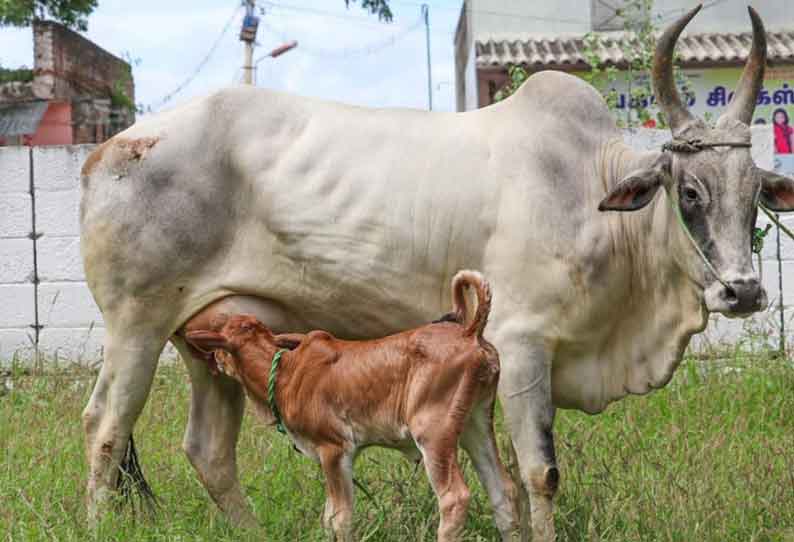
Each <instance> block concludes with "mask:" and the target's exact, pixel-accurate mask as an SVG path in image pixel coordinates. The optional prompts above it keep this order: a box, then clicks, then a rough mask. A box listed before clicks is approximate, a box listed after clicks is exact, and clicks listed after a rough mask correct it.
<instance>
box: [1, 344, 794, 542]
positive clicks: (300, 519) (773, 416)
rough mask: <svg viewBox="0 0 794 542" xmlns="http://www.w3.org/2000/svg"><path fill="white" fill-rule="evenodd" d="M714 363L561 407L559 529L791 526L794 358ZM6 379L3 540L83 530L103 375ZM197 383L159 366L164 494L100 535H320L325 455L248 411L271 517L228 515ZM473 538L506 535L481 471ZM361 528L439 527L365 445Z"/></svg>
mask: <svg viewBox="0 0 794 542" xmlns="http://www.w3.org/2000/svg"><path fill="white" fill-rule="evenodd" d="M731 365H732V366H734V367H736V368H733V369H730V370H727V369H725V368H724V367H722V366H720V367H716V368H713V367H712V368H710V369H707V368H706V367H708V365H707V364H702V363H699V362H697V363H696V362H692V361H687V362H685V363H684V364H683V365H682V367H681V368H680V369H679V370H678V372H677V374H676V376H675V378H674V380H673V382H672V383H671V384H670V385H669V386H668V387H667V388H665V389H664V390H662V391H659V392H656V393H654V394H652V395H650V396H647V397H630V398H628V399H626V400H624V401H621V402H619V403H616V404H615V405H613V406H612V407H610V408H609V409H608V411H607V412H606V413H604V414H602V415H600V416H592V417H591V416H587V415H584V414H581V413H577V412H567V411H563V412H560V413H559V414H558V419H557V425H556V436H557V447H558V455H559V459H560V468H561V472H562V483H561V487H560V492H559V498H558V500H557V511H558V513H557V518H556V521H557V529H558V532H559V534H560V539H561V540H600V541H621V542H622V541H634V540H643V541H644V540H660V541H661V540H665V541H698V542H705V541H715V542H716V541H733V540H736V541H766V540H770V541H771V540H774V541H783V540H794V368H792V367H791V365H790V364H789V365H787V362H784V361H776V360H768V359H762V360H760V361H754V362H753V363H752V364H749V363H743V362H742V361H741V360H734V361H732V363H731ZM9 380H10V381H11V382H13V389H12V390H11V391H6V392H5V393H3V392H2V390H3V387H2V386H0V393H2V394H1V395H0V540H2V541H11V540H14V541H22V540H57V541H69V540H75V541H77V540H79V541H82V540H87V539H89V538H91V533H90V532H89V531H88V530H87V529H86V525H85V521H84V516H85V507H84V501H83V500H84V489H83V485H84V480H85V475H86V467H85V462H84V457H83V440H82V430H81V427H80V412H81V409H82V408H83V406H84V404H85V403H86V400H87V398H88V395H89V393H90V389H91V385H92V383H93V375H91V374H90V373H88V372H86V371H80V370H70V371H63V372H57V373H55V372H53V373H48V374H44V375H36V374H33V375H22V374H17V375H12V376H11V377H9ZM188 394H189V384H188V381H187V378H186V375H185V373H184V371H182V370H181V369H180V368H179V367H178V366H177V367H163V368H161V369H160V370H159V372H158V374H157V377H156V379H155V383H154V388H153V390H152V394H151V397H150V400H149V403H148V405H147V407H146V410H145V411H144V414H143V416H142V417H141V420H140V421H139V423H138V425H137V427H136V437H137V438H136V442H137V445H138V451H139V454H140V456H141V461H142V464H143V468H144V472H145V473H146V476H147V478H148V480H149V482H150V483H151V485H152V487H153V488H154V490H155V492H156V493H157V495H158V496H159V498H160V501H161V504H162V512H161V513H160V515H159V517H158V518H157V519H156V520H154V521H143V520H142V519H141V518H140V517H139V518H138V519H137V521H136V520H135V518H134V517H132V515H131V514H129V513H120V514H118V515H117V516H115V517H111V518H108V519H107V520H106V521H105V522H104V523H103V524H102V525H101V527H100V530H99V533H98V534H99V536H98V539H99V540H119V541H122V540H123V541H139V540H140V541H143V540H147V541H155V540H157V541H160V540H162V541H166V540H167V541H188V540H191V541H192V540H213V541H216V540H217V541H226V540H274V541H282V540H283V541H291V540H302V541H303V540H306V541H313V540H324V536H323V532H322V529H321V527H320V520H319V518H320V514H321V511H322V504H323V498H324V497H323V490H322V483H321V478H320V473H319V470H318V468H317V467H316V466H315V465H314V464H313V463H310V462H309V461H307V460H305V459H304V458H302V457H301V456H299V455H297V454H296V453H294V452H292V450H291V448H290V446H289V445H288V443H287V441H286V440H285V438H284V437H282V436H281V435H278V434H277V433H275V432H271V431H268V430H265V429H264V428H263V427H261V426H258V425H257V423H256V422H255V421H253V420H252V418H251V417H250V416H249V417H247V419H246V424H245V427H244V430H243V436H242V438H241V442H240V446H239V454H240V460H239V462H240V467H241V471H242V477H243V484H244V486H245V488H246V490H247V492H248V495H249V498H250V501H251V503H252V505H253V507H254V510H255V512H256V515H257V516H258V518H259V520H260V521H261V524H262V527H261V529H260V530H259V531H257V532H253V533H244V532H240V531H235V530H234V529H232V528H231V527H230V526H229V525H228V524H227V523H226V522H225V521H224V520H223V518H222V517H221V516H220V515H219V514H218V513H217V512H216V509H215V508H214V505H213V504H212V503H211V502H210V501H209V498H208V496H207V494H206V493H205V491H204V490H203V488H202V487H201V485H200V484H199V482H198V480H197V478H196V476H195V475H194V473H193V471H192V468H191V466H190V465H189V464H188V462H187V460H186V458H185V457H184V455H183V454H182V452H181V449H180V443H181V438H182V431H183V428H184V425H185V420H186V416H187V405H188ZM466 471H467V472H466V474H467V480H468V481H469V483H470V485H471V487H472V490H473V492H474V499H473V502H472V506H471V509H470V517H469V521H468V523H467V531H466V540H470V541H479V540H496V539H497V533H496V530H495V528H494V527H493V524H492V521H491V515H490V509H489V507H488V505H487V501H486V499H485V497H484V494H483V492H482V489H481V487H480V486H479V483H478V482H477V481H476V478H475V477H474V476H473V472H472V470H471V469H470V468H469V467H468V466H467V467H466ZM356 473H357V478H358V479H359V480H361V481H362V483H363V484H364V485H365V486H366V487H367V489H368V490H369V492H371V493H372V494H373V495H374V496H375V497H376V501H375V502H372V501H370V500H368V499H367V498H366V497H364V495H362V494H361V492H358V500H357V509H356V516H357V520H356V532H357V534H358V536H359V539H360V540H368V541H408V542H412V541H420V540H422V541H428V540H434V531H435V526H436V522H437V520H438V516H437V512H436V506H435V500H434V497H433V494H432V492H431V490H430V488H429V485H428V483H427V481H426V479H425V477H424V474H423V472H422V471H421V470H420V471H415V470H414V468H413V466H412V465H410V464H408V463H407V462H406V461H405V460H403V459H402V458H401V457H400V456H398V455H395V454H393V453H391V452H386V451H382V450H372V451H368V452H365V454H364V455H362V457H361V458H360V459H359V462H358V463H357V469H356Z"/></svg>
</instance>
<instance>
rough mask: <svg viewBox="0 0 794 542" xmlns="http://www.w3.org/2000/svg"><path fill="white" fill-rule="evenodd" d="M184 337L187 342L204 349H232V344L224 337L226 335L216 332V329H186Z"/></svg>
mask: <svg viewBox="0 0 794 542" xmlns="http://www.w3.org/2000/svg"><path fill="white" fill-rule="evenodd" d="M185 339H187V342H189V343H190V344H192V345H193V346H195V347H197V348H199V349H201V350H204V351H209V350H215V349H216V348H221V349H223V350H226V351H229V352H230V351H231V349H232V345H231V344H229V341H228V340H227V339H226V336H224V335H222V334H220V333H218V332H217V331H209V330H200V331H188V332H187V333H186V334H185Z"/></svg>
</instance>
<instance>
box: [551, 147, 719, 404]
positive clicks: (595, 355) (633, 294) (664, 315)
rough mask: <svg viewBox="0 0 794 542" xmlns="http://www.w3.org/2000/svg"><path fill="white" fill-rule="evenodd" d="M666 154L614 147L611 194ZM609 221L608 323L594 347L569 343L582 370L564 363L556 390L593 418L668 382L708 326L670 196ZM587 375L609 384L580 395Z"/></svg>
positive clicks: (606, 181) (609, 164) (608, 161)
mask: <svg viewBox="0 0 794 542" xmlns="http://www.w3.org/2000/svg"><path fill="white" fill-rule="evenodd" d="M658 156H659V154H658V152H635V151H632V150H631V149H630V148H628V147H626V146H625V145H624V144H623V143H622V142H621V143H616V144H612V145H611V146H610V148H609V149H608V150H607V152H605V153H604V161H603V163H602V164H601V168H600V169H601V172H602V175H603V176H602V179H601V181H602V183H603V185H604V186H603V189H604V192H603V193H606V191H608V190H609V189H611V188H612V187H614V186H616V185H617V184H618V183H619V182H620V181H621V180H622V179H624V178H625V177H626V176H627V175H628V174H629V173H631V172H633V171H636V170H638V169H642V168H646V167H650V166H651V165H652V164H653V163H654V162H655V160H656V159H657V158H658ZM599 197H603V196H599ZM595 205H597V202H596V203H595ZM606 218H608V220H600V222H601V223H602V224H604V227H605V228H607V230H606V231H604V232H602V234H603V235H605V236H606V238H608V239H609V247H608V250H607V251H606V252H605V256H603V257H604V258H605V270H606V272H605V273H604V274H603V275H602V277H603V281H604V286H603V288H602V295H601V296H600V297H599V298H598V302H599V303H601V304H602V306H601V307H599V308H597V309H595V310H597V311H599V314H600V315H601V317H600V321H601V322H603V323H604V325H603V326H600V328H599V329H600V331H599V332H598V333H596V334H595V335H591V336H590V342H587V344H584V343H583V344H578V345H577V344H568V345H563V348H562V351H561V352H560V355H561V356H562V357H563V358H568V360H570V361H573V360H576V361H577V363H576V364H574V365H579V367H578V369H576V371H575V372H572V369H567V368H566V367H565V363H563V364H562V365H563V369H561V371H560V372H559V375H558V376H559V378H558V379H557V382H555V385H554V388H555V401H556V402H558V404H560V405H561V406H573V407H576V408H583V409H584V410H587V411H590V412H597V411H600V410H602V409H603V408H604V407H606V405H607V404H609V403H610V402H612V401H615V400H617V399H619V398H621V397H623V396H625V395H626V393H646V392H648V391H650V390H651V389H653V388H657V387H660V386H662V385H664V384H665V383H667V381H668V380H669V379H670V377H671V376H672V374H673V371H674V370H675V368H676V367H677V365H678V363H679V362H680V360H681V358H682V355H683V352H684V349H685V348H686V346H687V345H688V344H689V340H690V338H691V336H692V335H693V334H694V333H696V332H698V331H700V330H702V329H703V326H704V325H705V322H706V318H705V313H704V311H703V309H702V301H701V297H702V294H701V293H700V288H699V287H698V285H697V284H696V283H695V282H694V281H692V279H691V278H690V276H691V273H690V272H689V271H688V270H687V269H686V268H685V265H686V262H687V261H688V256H690V255H692V254H693V252H692V247H691V246H688V245H687V242H688V241H687V240H686V237H685V234H684V233H683V231H682V229H681V227H680V225H679V224H678V223H677V222H676V218H675V215H674V213H673V210H672V208H671V206H670V203H669V200H668V198H667V194H666V192H665V191H664V190H660V192H659V193H657V194H656V196H655V197H654V199H653V201H652V202H651V203H650V204H649V205H648V206H647V207H646V208H644V209H642V210H639V211H634V212H624V213H609V214H608V217H606ZM682 262H683V263H682ZM593 340H595V341H596V342H597V344H593V343H592V341H593ZM583 365H584V366H586V367H583ZM571 367H573V365H571ZM583 370H584V371H585V372H586V373H588V374H600V377H601V380H602V382H601V385H600V386H593V387H592V393H591V394H589V395H588V394H585V395H587V397H580V396H581V395H582V394H581V393H579V394H578V395H577V393H574V388H575V385H576V379H577V378H579V377H580V375H581V371H583Z"/></svg>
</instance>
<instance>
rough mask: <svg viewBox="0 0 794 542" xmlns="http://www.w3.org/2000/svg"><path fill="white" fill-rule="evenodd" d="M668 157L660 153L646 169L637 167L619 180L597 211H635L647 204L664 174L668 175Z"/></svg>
mask: <svg viewBox="0 0 794 542" xmlns="http://www.w3.org/2000/svg"><path fill="white" fill-rule="evenodd" d="M669 171H670V158H669V155H668V154H662V155H660V156H659V158H658V159H657V160H656V162H655V163H654V164H653V166H651V167H649V168H646V169H638V170H637V171H634V172H632V173H630V174H629V175H628V176H627V177H626V178H625V179H623V180H622V181H620V182H619V183H618V184H617V186H615V188H613V189H612V190H610V191H609V193H607V195H606V196H605V197H604V199H602V200H601V203H599V204H598V210H599V211H636V210H638V209H642V208H643V207H645V206H646V205H648V204H649V203H650V202H651V200H652V199H653V197H654V196H655V195H656V192H657V191H658V190H659V187H660V186H662V184H663V183H664V179H665V176H667V175H669Z"/></svg>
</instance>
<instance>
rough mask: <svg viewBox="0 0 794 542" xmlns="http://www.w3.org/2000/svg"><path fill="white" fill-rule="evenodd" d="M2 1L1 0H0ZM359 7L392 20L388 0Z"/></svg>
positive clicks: (374, 0)
mask: <svg viewBox="0 0 794 542" xmlns="http://www.w3.org/2000/svg"><path fill="white" fill-rule="evenodd" d="M0 1H2V0H0ZM355 1H356V0H345V5H346V6H347V7H350V2H353V3H355ZM361 7H362V8H364V9H366V10H369V12H370V13H372V14H373V15H377V16H378V19H380V20H381V21H386V22H387V23H390V22H391V20H392V12H391V9H390V8H389V0H361Z"/></svg>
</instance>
